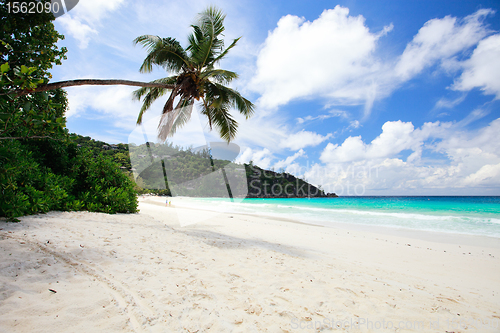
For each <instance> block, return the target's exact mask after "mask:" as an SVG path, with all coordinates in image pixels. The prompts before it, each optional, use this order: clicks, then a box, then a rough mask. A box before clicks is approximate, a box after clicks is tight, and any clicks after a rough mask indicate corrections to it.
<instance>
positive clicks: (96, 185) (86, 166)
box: [0, 0, 137, 221]
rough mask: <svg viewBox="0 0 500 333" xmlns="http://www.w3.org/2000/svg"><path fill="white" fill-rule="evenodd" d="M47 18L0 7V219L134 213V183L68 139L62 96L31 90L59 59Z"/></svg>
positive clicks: (42, 81) (98, 155)
mask: <svg viewBox="0 0 500 333" xmlns="http://www.w3.org/2000/svg"><path fill="white" fill-rule="evenodd" d="M44 2H49V3H50V1H47V0H45V1H44ZM52 20H54V16H53V15H52V14H51V13H35V14H29V13H21V12H19V13H16V14H14V13H11V12H10V11H8V10H7V6H6V2H5V1H1V2H0V22H2V29H1V30H0V217H6V218H7V219H8V220H10V221H16V220H17V217H19V216H24V215H30V214H37V213H45V212H48V211H50V210H59V211H72V210H87V211H92V212H105V213H131V212H136V211H137V195H136V192H135V191H134V188H133V183H132V182H131V181H130V179H129V178H128V177H127V176H126V175H125V174H124V173H123V172H122V171H121V170H120V168H119V165H118V164H116V163H115V162H113V160H112V159H111V157H109V156H106V154H103V153H101V152H98V153H97V152H95V151H92V150H90V149H86V148H83V149H82V148H78V146H77V144H76V143H75V142H73V141H72V140H71V139H70V137H69V134H68V131H67V129H66V119H65V117H64V113H65V111H66V108H67V99H66V92H64V91H63V90H61V89H56V90H51V91H45V92H38V93H35V92H33V89H36V87H37V86H38V85H40V84H45V83H47V82H48V81H49V80H50V78H51V77H52V76H51V74H50V69H51V68H52V66H53V65H58V64H61V62H62V61H63V60H64V59H65V54H66V49H65V48H59V47H58V46H57V42H58V40H60V39H63V36H62V35H60V34H58V33H57V31H56V30H55V29H54V25H53V23H52ZM20 90H25V91H28V93H25V94H23V95H19V91H20Z"/></svg>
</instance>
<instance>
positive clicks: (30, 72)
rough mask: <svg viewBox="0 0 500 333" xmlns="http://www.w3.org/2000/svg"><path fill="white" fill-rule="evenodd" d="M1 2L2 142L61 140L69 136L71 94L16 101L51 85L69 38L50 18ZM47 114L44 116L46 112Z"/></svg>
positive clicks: (0, 137) (55, 92)
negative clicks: (60, 45) (22, 92)
mask: <svg viewBox="0 0 500 333" xmlns="http://www.w3.org/2000/svg"><path fill="white" fill-rule="evenodd" d="M7 2H12V1H5V0H2V1H1V2H0V4H1V6H0V22H1V26H2V29H1V30H0V41H1V43H0V64H1V66H0V139H4V140H5V139H8V138H39V137H52V138H56V137H60V136H61V135H62V134H63V133H64V130H63V129H64V124H65V119H64V111H65V110H66V93H65V92H64V91H63V90H61V89H56V90H53V91H50V92H46V93H42V94H25V95H24V96H16V95H17V93H16V92H17V91H19V89H26V90H32V89H36V87H37V85H40V84H43V83H47V82H48V81H49V80H50V78H52V76H51V75H50V73H49V70H50V69H51V68H52V66H53V64H58V65H59V64H61V60H63V59H65V58H66V57H65V53H66V48H64V47H63V48H61V49H59V48H58V47H57V46H56V43H57V41H58V40H59V39H62V38H64V37H63V36H62V35H60V34H58V33H57V31H56V30H55V29H54V26H53V24H51V23H48V22H50V21H51V20H53V19H54V16H53V15H52V14H51V13H44V12H43V13H35V14H30V13H22V12H19V13H16V14H13V13H12V12H11V11H9V10H7V6H6V5H5V4H6V3H7ZM42 110H43V112H41V111H42Z"/></svg>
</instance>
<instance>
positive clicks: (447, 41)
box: [395, 9, 493, 80]
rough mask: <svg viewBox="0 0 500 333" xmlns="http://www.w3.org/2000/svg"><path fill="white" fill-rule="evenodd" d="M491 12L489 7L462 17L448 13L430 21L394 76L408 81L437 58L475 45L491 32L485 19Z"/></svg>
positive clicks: (440, 58) (421, 30)
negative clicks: (485, 23)
mask: <svg viewBox="0 0 500 333" xmlns="http://www.w3.org/2000/svg"><path fill="white" fill-rule="evenodd" d="M492 13H493V11H492V10H490V9H480V10H478V11H477V12H475V13H474V14H472V15H469V16H467V17H465V18H464V19H463V20H459V19H457V18H455V17H451V16H446V17H444V18H442V19H432V20H430V21H427V22H426V23H425V24H424V26H423V27H422V28H420V30H419V31H418V33H417V35H415V37H414V38H413V40H412V41H411V42H410V43H409V44H408V45H407V46H406V49H405V50H404V52H403V54H402V55H401V57H400V59H399V61H398V63H397V64H396V67H395V75H396V76H397V77H400V78H401V79H402V80H408V79H410V78H411V77H413V76H415V75H416V74H418V73H420V72H421V71H422V70H423V69H424V68H426V67H428V66H431V65H433V64H434V63H436V62H437V61H443V60H444V59H448V58H450V57H452V56H453V55H455V54H457V53H458V52H460V51H462V50H465V49H468V48H470V47H472V46H474V45H476V44H477V43H478V42H479V41H480V40H481V39H482V38H484V37H485V36H486V35H487V34H488V33H489V31H488V30H487V29H486V28H485V27H484V25H483V23H482V21H483V19H484V18H485V17H486V16H487V15H489V14H492Z"/></svg>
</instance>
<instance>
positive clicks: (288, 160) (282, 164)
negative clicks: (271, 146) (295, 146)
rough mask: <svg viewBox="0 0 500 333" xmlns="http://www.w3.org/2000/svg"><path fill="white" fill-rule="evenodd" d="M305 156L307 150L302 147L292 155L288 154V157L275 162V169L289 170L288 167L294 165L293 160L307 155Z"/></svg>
mask: <svg viewBox="0 0 500 333" xmlns="http://www.w3.org/2000/svg"><path fill="white" fill-rule="evenodd" d="M305 156H306V152H305V151H304V150H303V149H301V150H299V151H298V152H296V153H295V154H293V155H292V156H288V157H287V158H285V159H283V160H280V161H278V162H276V163H275V164H274V169H275V170H280V169H284V170H285V171H287V170H286V169H287V168H288V167H290V166H291V165H292V162H293V161H295V160H296V159H297V158H299V157H305Z"/></svg>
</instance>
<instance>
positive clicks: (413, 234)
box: [139, 196, 500, 248]
mask: <svg viewBox="0 0 500 333" xmlns="http://www.w3.org/2000/svg"><path fill="white" fill-rule="evenodd" d="M163 198H164V197H161V196H148V197H146V198H140V200H139V201H143V202H145V201H149V202H151V203H152V204H155V205H159V206H164V201H162V200H163ZM172 198H173V199H172V200H174V201H177V200H181V201H187V202H189V201H191V200H193V199H194V200H196V199H199V198H191V197H172ZM174 198H175V199H174ZM179 207H180V208H189V209H194V210H199V211H207V210H208V211H211V212H214V213H221V214H222V213H227V214H238V215H248V216H254V217H259V218H266V219H271V220H279V221H285V222H290V223H298V224H305V225H311V226H316V227H324V228H337V229H344V230H357V231H361V232H370V233H377V234H382V235H392V236H400V237H404V238H415V239H419V240H424V241H432V242H445V243H451V244H468V245H474V244H481V245H485V244H486V246H487V247H497V248H500V238H499V237H494V236H485V235H476V234H467V233H459V232H445V231H434V230H424V229H411V228H405V227H395V226H379V225H369V224H357V223H346V222H337V221H335V222H328V225H326V224H325V223H323V224H321V222H317V223H313V222H304V221H300V220H298V219H293V218H291V217H282V216H273V215H266V214H259V213H249V212H244V213H242V212H229V211H218V210H211V209H207V207H202V208H199V207H196V206H194V205H192V204H188V205H181V206H179Z"/></svg>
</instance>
